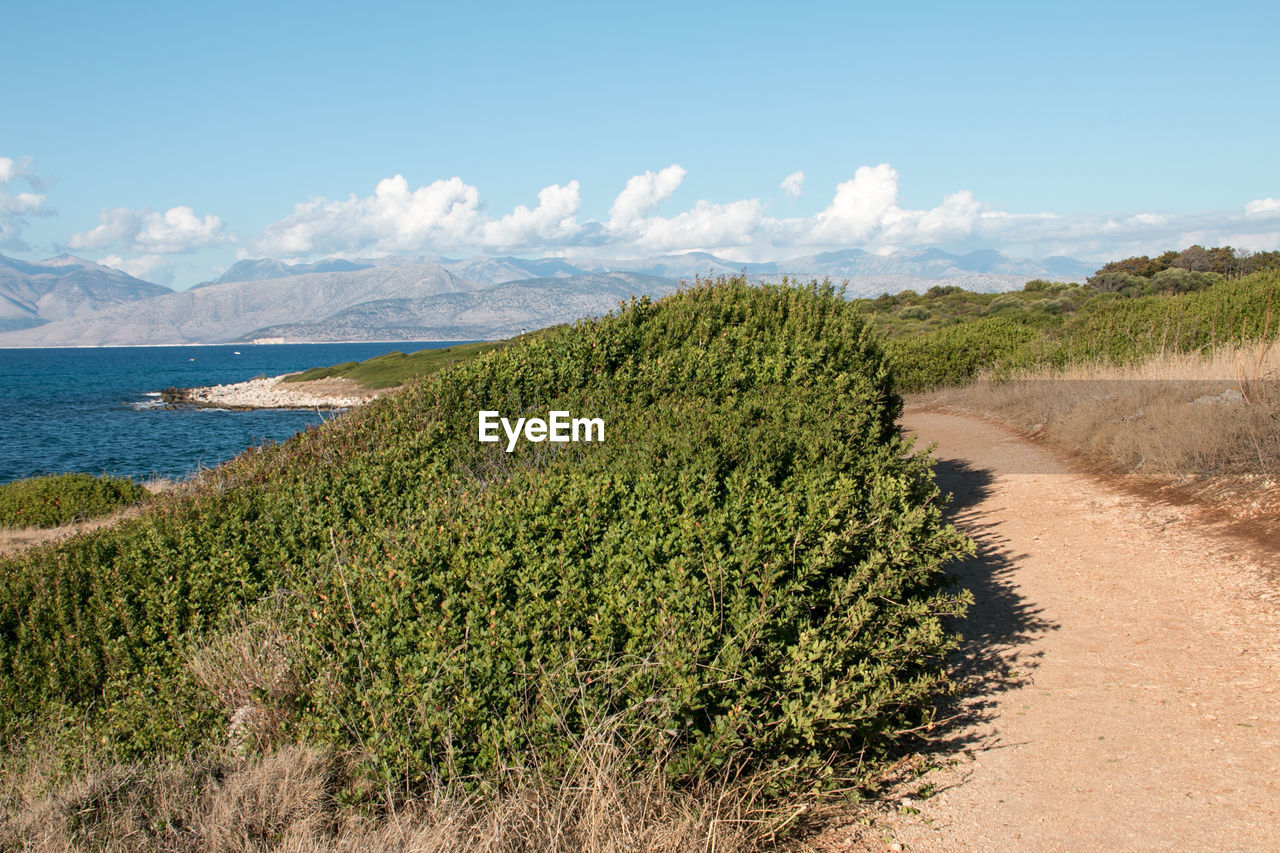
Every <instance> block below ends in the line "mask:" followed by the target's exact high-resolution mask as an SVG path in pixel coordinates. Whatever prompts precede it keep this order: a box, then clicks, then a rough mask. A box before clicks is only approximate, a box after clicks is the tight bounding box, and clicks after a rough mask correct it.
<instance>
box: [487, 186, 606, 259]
mask: <svg viewBox="0 0 1280 853" xmlns="http://www.w3.org/2000/svg"><path fill="white" fill-rule="evenodd" d="M580 189H581V188H580V187H579V186H578V182H577V181H570V182H569V184H568V186H563V187H562V186H560V185H558V184H555V185H552V186H549V187H546V188H544V189H543V190H542V191H541V192H539V193H538V206H537V207H536V208H535V209H533V210H530V209H529V208H527V207H525V206H524V205H523V204H522V205H518V206H517V207H516V209H515V210H513V211H511V212H510V213H508V214H507V215H506V216H504V217H502V218H501V219H499V220H497V221H489V222H486V223H484V244H485V245H486V246H490V247H493V248H504V249H518V248H526V247H533V248H537V247H541V246H544V245H547V244H555V243H559V242H563V241H565V240H568V239H570V238H572V237H573V236H574V235H576V234H577V233H578V231H579V230H580V228H579V225H578V220H577V216H578V208H579V207H580V206H581V205H582V194H581V192H580Z"/></svg>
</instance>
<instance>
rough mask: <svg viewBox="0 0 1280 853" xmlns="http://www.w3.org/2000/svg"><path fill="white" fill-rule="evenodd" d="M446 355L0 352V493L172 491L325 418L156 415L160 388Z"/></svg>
mask: <svg viewBox="0 0 1280 853" xmlns="http://www.w3.org/2000/svg"><path fill="white" fill-rule="evenodd" d="M454 343H457V342H456V341H446V342H440V341H420V342H404V343H394V344H389V343H380V344H371V343H360V344H272V345H265V344H257V345H255V344H236V345H228V346H199V347H190V346H183V347H102V348H94V349H0V395H3V401H2V402H0V483H6V482H9V481H11V480H16V479H18V478H20V477H30V476H34V475H37V474H50V473H63V472H68V471H85V472H88V473H92V474H112V475H117V476H126V477H132V478H134V479H138V480H145V479H147V478H150V477H168V478H173V479H181V478H183V477H186V476H187V475H189V474H191V473H193V472H194V471H196V470H198V469H200V468H203V467H212V466H214V465H217V464H218V463H220V462H224V461H226V460H227V459H230V458H231V457H233V456H235V455H236V454H238V453H240V452H241V451H243V450H245V449H246V448H248V447H251V446H253V445H256V444H261V443H262V442H264V441H283V440H284V439H286V438H288V437H289V436H291V435H293V434H294V433H296V432H299V431H300V430H303V429H305V428H306V427H307V426H309V425H311V424H315V423H319V422H320V421H322V420H324V419H326V418H330V417H333V416H334V415H333V414H332V413H328V412H326V413H320V412H316V411H290V410H258V411H247V412H232V411H225V410H219V409H196V408H178V409H167V408H162V407H160V406H159V405H158V397H157V393H158V392H159V391H160V389H162V388H169V387H174V386H177V387H182V388H188V387H194V386H200V385H218V384H222V383H227V382H244V381H246V380H248V379H253V378H255V377H258V376H278V375H279V374H281V373H288V372H291V371H295V370H304V369H306V368H309V367H318V366H322V365H329V364H337V363H339V362H343V361H363V360H364V359H367V358H373V357H374V356H378V355H383V354H385V353H388V352H391V351H392V350H400V351H401V352H414V351H417V350H420V349H427V348H432V347H445V346H451V345H452V344H454Z"/></svg>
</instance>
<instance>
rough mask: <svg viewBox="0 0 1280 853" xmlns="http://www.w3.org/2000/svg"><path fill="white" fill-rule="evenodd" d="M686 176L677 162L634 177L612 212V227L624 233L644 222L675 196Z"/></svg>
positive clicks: (615, 203) (628, 182)
mask: <svg viewBox="0 0 1280 853" xmlns="http://www.w3.org/2000/svg"><path fill="white" fill-rule="evenodd" d="M686 174H687V172H685V170H684V169H683V168H682V167H681V166H679V165H677V164H675V163H673V164H671V165H670V166H668V167H667V168H665V169H663V170H662V171H661V172H658V173H656V174H655V173H654V172H645V173H644V174H643V175H636V176H635V177H633V178H631V179H630V180H629V181H627V185H626V186H625V187H624V188H623V190H622V192H620V193H618V197H617V198H616V199H614V201H613V207H611V208H610V209H609V224H608V227H609V228H610V229H611V230H614V231H618V230H623V229H626V228H628V227H630V226H632V225H634V224H635V223H636V222H637V221H639V220H641V219H643V218H644V216H645V214H647V213H651V212H653V211H654V210H656V209H657V207H658V205H659V204H661V203H662V202H664V201H666V200H667V199H668V198H670V197H671V194H672V193H674V192H675V191H676V189H677V188H678V187H679V186H680V183H681V181H683V180H684V176H685V175H686Z"/></svg>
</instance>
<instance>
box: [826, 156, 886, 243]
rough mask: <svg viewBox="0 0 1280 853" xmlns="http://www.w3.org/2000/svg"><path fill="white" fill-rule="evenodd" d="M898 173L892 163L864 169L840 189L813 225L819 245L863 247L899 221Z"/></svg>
mask: <svg viewBox="0 0 1280 853" xmlns="http://www.w3.org/2000/svg"><path fill="white" fill-rule="evenodd" d="M897 202H898V173H897V172H896V171H895V170H894V169H893V167H892V166H890V165H889V164H888V163H881V164H880V165H879V166H875V167H874V168H873V167H871V166H861V167H859V168H858V170H857V171H856V172H854V173H853V180H851V181H845V182H844V183H842V184H839V185H837V186H836V194H835V197H834V198H833V199H832V200H831V205H830V206H829V207H827V209H826V210H824V211H822V212H821V213H819V214H818V215H817V217H816V219H815V220H814V223H813V232H812V233H813V238H814V239H815V241H816V242H819V243H831V244H840V243H862V242H865V241H867V240H868V239H870V238H871V237H872V236H873V235H874V234H875V232H876V230H877V229H878V228H879V227H880V226H881V225H882V224H884V223H885V222H886V221H892V220H894V219H896V218H897V214H898V213H900V211H898V204H897Z"/></svg>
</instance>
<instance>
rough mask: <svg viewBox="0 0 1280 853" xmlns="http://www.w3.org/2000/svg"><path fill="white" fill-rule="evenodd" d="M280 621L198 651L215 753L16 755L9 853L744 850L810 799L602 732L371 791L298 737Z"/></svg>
mask: <svg viewBox="0 0 1280 853" xmlns="http://www.w3.org/2000/svg"><path fill="white" fill-rule="evenodd" d="M272 613H273V611H272V603H271V602H270V601H267V602H265V603H264V605H263V606H262V607H260V608H257V612H256V613H255V614H254V615H253V616H252V617H248V618H241V619H237V620H234V621H232V622H231V623H230V624H229V625H228V627H227V628H226V630H225V631H223V632H222V633H220V634H217V635H215V636H213V637H211V638H209V639H208V640H207V641H206V642H204V643H203V644H201V645H200V646H199V647H197V648H195V649H193V650H192V652H191V653H190V654H189V655H188V659H187V662H188V666H189V667H190V669H191V671H192V673H193V674H194V675H195V676H196V678H198V679H199V680H200V681H201V682H202V683H203V684H205V685H206V686H207V687H208V688H209V689H210V691H211V692H212V694H213V695H214V696H216V697H217V698H218V700H219V701H220V703H221V705H222V709H223V711H224V714H225V716H226V717H227V719H228V728H227V736H226V740H225V743H224V745H223V747H222V748H220V749H219V750H218V752H217V754H215V755H208V756H204V757H203V758H202V759H200V760H185V761H172V760H170V761H158V762H156V763H154V764H151V765H145V766H139V765H133V766H121V765H116V764H111V763H107V762H101V763H98V762H100V759H95V758H93V757H92V756H94V755H95V751H94V749H93V748H92V746H91V745H90V744H88V743H87V742H86V744H84V745H83V746H82V747H81V749H80V750H79V754H80V755H81V756H82V765H81V766H79V767H74V768H67V767H65V766H64V765H62V764H60V763H59V761H58V759H57V758H56V755H65V746H64V747H63V749H62V751H60V752H58V753H55V750H54V749H53V748H52V747H48V748H45V749H44V750H43V751H42V750H40V749H39V748H37V750H36V753H35V755H34V756H32V755H17V754H15V753H13V751H12V750H11V754H10V756H9V757H8V758H9V760H8V761H4V762H0V767H7V768H11V769H12V768H20V769H19V770H17V772H10V773H4V772H2V771H0V849H3V850H9V849H28V850H35V851H55V850H56V851H64V850H65V851H132V850H140V849H141V850H166V851H179V853H186V851H191V853H195V851H202V853H207V852H208V851H227V853H230V851H237V853H239V851H289V853H304V851H317V853H318V851H331V850H337V851H352V853H354V852H355V851H373V853H409V851H414V853H418V851H421V853H461V851H473V850H481V851H493V853H516V851H533V850H538V851H563V852H564V853H569V851H587V853H593V851H598V853H605V851H610V853H612V851H626V850H631V851H637V850H644V851H650V850H652V851H671V853H685V851H688V853H692V851H725V853H748V851H757V850H765V849H772V848H773V847H774V846H776V844H777V843H778V842H779V840H780V839H781V838H782V837H783V836H784V835H785V834H786V833H787V831H788V830H793V829H795V828H796V824H797V821H798V819H800V818H802V817H807V816H808V814H809V813H810V807H811V805H812V804H813V803H814V802H816V801H815V800H813V799H812V798H811V797H807V796H806V795H799V796H797V797H796V798H793V799H792V800H790V801H788V802H781V803H780V802H778V801H777V800H776V799H767V800H766V798H764V797H762V796H761V793H762V786H763V785H764V784H765V783H766V781H767V780H763V779H759V778H751V777H739V778H725V777H723V776H722V777H719V778H718V781H705V782H703V783H702V784H701V785H699V786H697V787H694V788H692V789H681V788H676V787H674V786H672V785H671V784H670V783H669V782H668V780H667V779H666V777H665V776H664V774H663V771H662V763H663V762H662V760H661V756H641V755H637V754H636V752H635V750H634V749H633V748H632V747H630V746H629V745H628V744H627V742H626V740H625V732H623V731H622V730H621V729H620V728H619V727H618V726H617V725H614V726H612V727H610V725H609V724H607V723H606V724H604V725H602V726H600V727H598V728H596V729H595V730H594V731H591V732H589V733H587V734H585V735H582V736H579V737H578V738H577V739H576V740H575V741H574V742H573V743H572V747H573V748H572V750H571V755H572V758H571V760H569V761H568V762H565V761H564V760H554V761H553V760H543V757H541V756H536V755H535V756H531V757H530V758H529V761H528V763H526V764H524V765H523V766H519V767H512V768H508V769H507V771H506V772H505V774H504V776H503V777H502V778H501V779H499V780H496V781H495V782H493V783H492V784H491V785H490V786H489V787H488V788H487V789H485V790H481V791H474V790H472V791H468V790H464V789H463V788H462V787H461V786H459V785H456V784H450V783H448V782H447V781H445V780H440V781H438V782H437V783H436V784H435V785H433V786H430V787H429V789H428V790H426V791H425V792H424V791H421V790H418V791H414V792H407V791H392V790H375V788H374V786H373V785H372V783H371V782H370V781H369V779H368V778H367V777H365V776H362V775H361V774H359V773H357V772H355V771H354V770H353V768H355V767H356V765H357V760H356V759H358V757H359V756H357V755H340V754H337V753H335V752H332V751H325V750H322V749H314V748H305V747H301V746H298V745H297V744H293V743H289V742H288V739H287V735H286V734H285V732H286V731H287V724H288V722H289V720H288V716H287V713H286V712H284V711H283V710H282V709H284V708H287V707H288V704H289V701H288V700H289V698H290V697H291V696H294V695H295V694H296V692H297V691H298V690H299V688H300V685H299V683H298V675H297V673H296V672H295V668H294V666H293V659H294V657H295V654H296V652H295V649H294V648H293V640H292V639H291V638H290V637H289V636H288V635H287V634H285V633H284V632H282V631H281V630H280V628H279V627H278V625H277V624H276V622H275V620H274V619H273V618H272ZM29 747H30V745H28V748H29ZM15 748H16V747H15ZM553 767H554V768H560V769H559V770H558V771H553V770H549V769H548V768H553ZM637 768H640V769H639V770H637Z"/></svg>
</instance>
